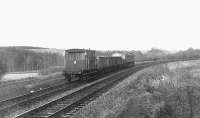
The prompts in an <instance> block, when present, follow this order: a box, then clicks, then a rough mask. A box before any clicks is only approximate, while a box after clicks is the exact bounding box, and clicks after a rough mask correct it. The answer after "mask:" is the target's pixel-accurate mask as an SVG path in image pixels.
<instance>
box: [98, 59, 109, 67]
mask: <svg viewBox="0 0 200 118" xmlns="http://www.w3.org/2000/svg"><path fill="white" fill-rule="evenodd" d="M108 59H109V58H108V57H104V56H99V57H97V59H96V60H97V68H98V69H103V68H106V67H109V60H108Z"/></svg>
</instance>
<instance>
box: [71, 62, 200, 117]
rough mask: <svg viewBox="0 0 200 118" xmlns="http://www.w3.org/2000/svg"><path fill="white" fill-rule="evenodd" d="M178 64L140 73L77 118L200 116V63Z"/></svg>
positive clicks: (92, 104)
mask: <svg viewBox="0 0 200 118" xmlns="http://www.w3.org/2000/svg"><path fill="white" fill-rule="evenodd" d="M174 64H176V65H175V66H174V65H173V64H163V65H158V66H154V67H150V68H147V69H144V70H143V71H140V72H138V73H136V74H135V75H133V76H131V77H129V78H127V79H126V80H124V81H123V82H121V83H120V84H118V85H117V86H115V87H114V88H112V89H111V90H110V91H108V92H107V93H105V94H104V95H102V96H101V97H99V98H98V99H97V100H96V101H93V102H92V103H90V104H89V105H87V106H85V107H84V108H83V109H81V110H80V111H79V112H78V113H77V114H75V115H74V118H198V117H200V112H199V111H200V78H199V76H197V74H196V73H198V72H199V71H195V70H197V69H200V63H199V62H198V65H196V64H195V63H194V62H192V64H188V62H178V63H174ZM181 65H183V66H182V67H181ZM172 66H173V67H172Z"/></svg>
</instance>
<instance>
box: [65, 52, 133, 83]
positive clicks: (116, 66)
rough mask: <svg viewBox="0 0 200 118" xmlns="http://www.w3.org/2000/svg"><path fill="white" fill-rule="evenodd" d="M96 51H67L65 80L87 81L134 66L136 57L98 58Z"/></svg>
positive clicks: (127, 55)
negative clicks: (96, 76) (98, 75)
mask: <svg viewBox="0 0 200 118" xmlns="http://www.w3.org/2000/svg"><path fill="white" fill-rule="evenodd" d="M95 52H96V51H95V50H90V49H69V50H65V70H64V72H63V74H64V76H65V78H66V79H67V80H68V81H69V82H71V81H72V78H79V79H81V80H86V79H88V78H89V77H91V76H94V75H97V74H103V73H109V72H113V71H117V70H120V69H123V68H128V67H130V66H134V63H135V61H134V55H129V54H126V55H124V57H122V56H96V53H95Z"/></svg>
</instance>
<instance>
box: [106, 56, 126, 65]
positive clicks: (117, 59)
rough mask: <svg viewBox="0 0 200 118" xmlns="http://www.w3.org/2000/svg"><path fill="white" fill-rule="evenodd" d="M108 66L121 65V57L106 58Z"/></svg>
mask: <svg viewBox="0 0 200 118" xmlns="http://www.w3.org/2000/svg"><path fill="white" fill-rule="evenodd" d="M108 58H109V59H108V61H109V66H110V67H111V66H117V65H120V64H122V63H123V59H122V57H108Z"/></svg>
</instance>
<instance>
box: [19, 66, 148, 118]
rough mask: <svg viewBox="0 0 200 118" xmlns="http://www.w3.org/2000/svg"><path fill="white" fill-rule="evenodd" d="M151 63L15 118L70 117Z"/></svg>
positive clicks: (126, 71)
mask: <svg viewBox="0 0 200 118" xmlns="http://www.w3.org/2000/svg"><path fill="white" fill-rule="evenodd" d="M150 65H152V64H145V65H141V66H138V67H134V68H129V69H126V70H123V71H120V72H118V73H115V74H114V75H112V76H110V77H108V78H106V79H104V80H101V81H99V82H95V83H94V84H91V85H89V86H87V87H84V88H83V89H80V90H77V91H75V92H73V93H72V94H69V95H66V96H64V97H62V98H60V99H56V100H54V101H52V102H49V103H48V104H45V105H43V106H40V107H38V108H35V109H33V110H30V111H28V112H26V113H23V114H21V115H19V116H17V117H16V118H62V117H63V118H66V117H70V116H71V115H73V113H75V112H76V111H77V110H79V109H80V108H81V107H83V106H84V105H85V104H87V103H89V102H90V101H92V100H94V99H95V98H96V97H98V96H99V95H101V94H102V93H104V92H105V91H107V90H108V89H109V88H111V87H112V86H113V85H115V84H117V83H118V82H120V81H122V80H123V79H124V78H126V77H127V76H129V75H131V74H132V73H134V72H136V71H138V70H141V69H142V68H144V67H147V66H150Z"/></svg>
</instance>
